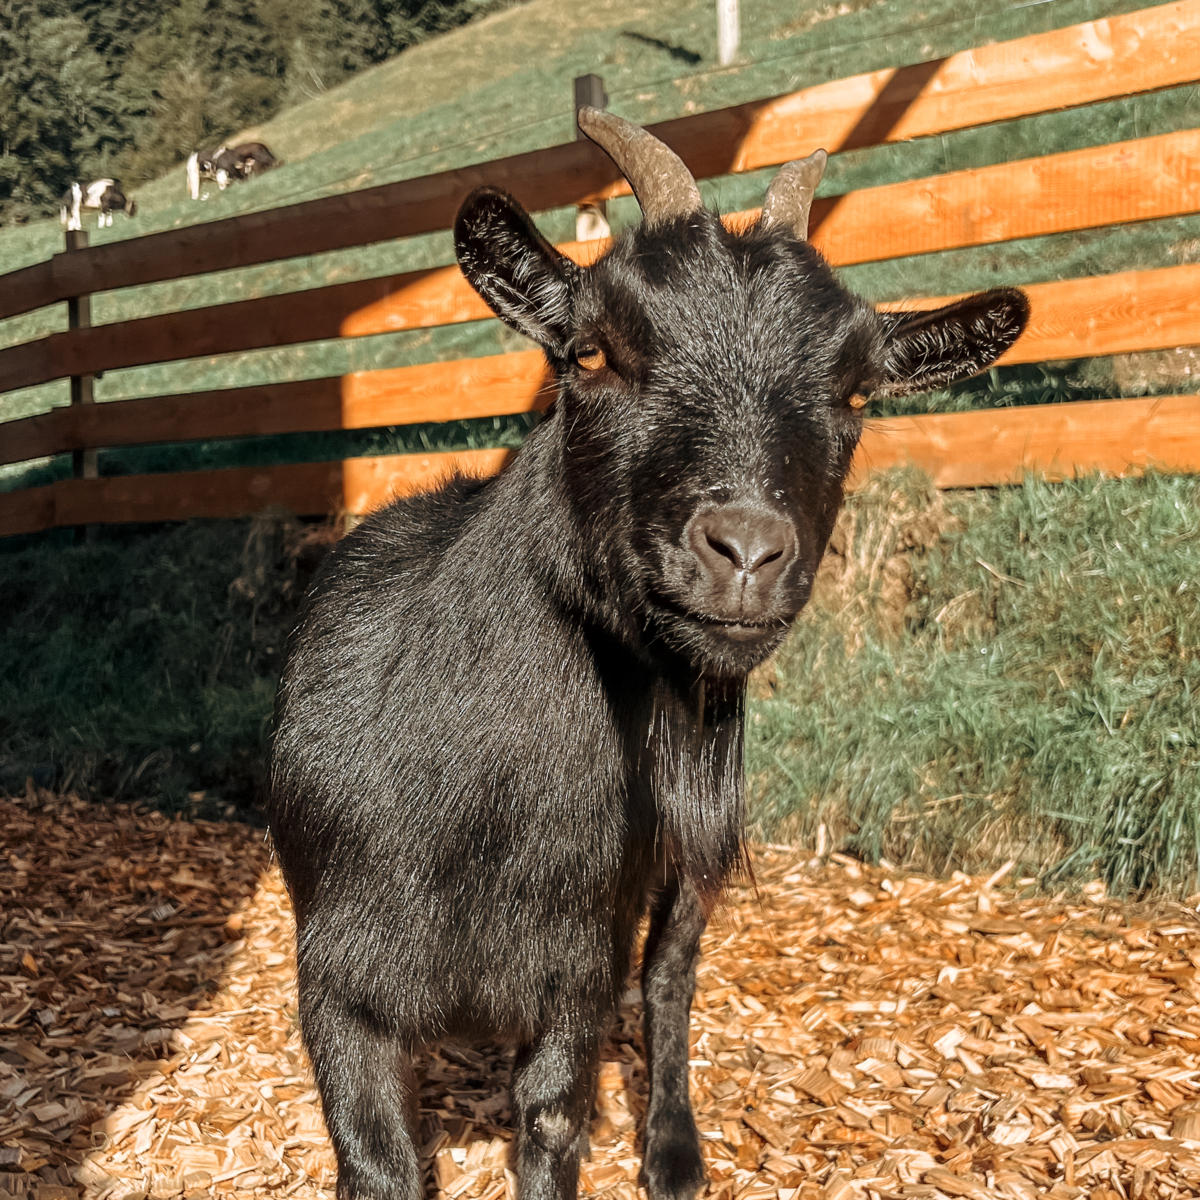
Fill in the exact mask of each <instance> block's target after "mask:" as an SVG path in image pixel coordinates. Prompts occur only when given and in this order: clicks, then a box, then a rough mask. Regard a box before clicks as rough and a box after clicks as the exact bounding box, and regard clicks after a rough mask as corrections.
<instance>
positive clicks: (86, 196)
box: [59, 179, 137, 229]
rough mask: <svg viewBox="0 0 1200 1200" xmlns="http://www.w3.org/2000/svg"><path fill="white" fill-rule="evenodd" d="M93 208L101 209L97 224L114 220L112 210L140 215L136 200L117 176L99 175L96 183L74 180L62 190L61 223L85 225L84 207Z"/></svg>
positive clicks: (77, 225) (79, 226)
mask: <svg viewBox="0 0 1200 1200" xmlns="http://www.w3.org/2000/svg"><path fill="white" fill-rule="evenodd" d="M85 208H94V209H96V210H97V211H98V212H99V213H100V220H99V221H98V222H97V224H98V225H99V226H100V228H101V229H103V228H104V227H105V226H106V225H111V224H112V223H113V213H114V212H123V213H124V214H125V215H126V216H127V217H136V216H137V201H136V200H131V199H129V198H127V197H126V195H125V193H124V192H123V191H121V188H120V185H119V184H118V183H117V181H116V180H115V179H97V180H95V181H94V182H93V183H89V184H86V185H84V184H79V183H72V184H71V186H70V187H69V188H67V190H66V191H65V192H64V193H63V198H62V207H61V208H60V210H59V213H60V216H61V219H62V223H63V224H64V225H65V226H66V227H67V228H68V229H82V228H83V214H82V210H83V209H85Z"/></svg>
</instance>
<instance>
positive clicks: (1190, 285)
mask: <svg viewBox="0 0 1200 1200" xmlns="http://www.w3.org/2000/svg"><path fill="white" fill-rule="evenodd" d="M1021 290H1022V291H1023V292H1024V293H1025V294H1026V296H1028V297H1029V307H1030V317H1029V324H1028V326H1027V327H1026V329H1025V332H1024V333H1023V334H1021V336H1020V337H1019V338H1018V339H1017V341H1016V343H1015V344H1014V345H1013V347H1012V349H1011V350H1009V351H1008V352H1007V353H1006V354H1004V355H1003V356H1002V357H1001V358H1000V359H999V363H1000V365H1001V366H1008V365H1013V364H1016V363H1031V362H1049V361H1052V360H1055V359H1062V358H1093V357H1096V356H1098V355H1109V354H1133V353H1136V352H1138V351H1141V350H1163V349H1169V348H1171V347H1174V346H1192V345H1197V344H1200V265H1194V264H1193V265H1187V266H1182V267H1162V268H1159V269H1158V270H1154V271H1121V272H1119V273H1118V274H1115V275H1089V276H1087V277H1085V278H1083V279H1061V280H1056V281H1055V282H1053V283H1032V284H1027V285H1026V286H1025V287H1023V288H1022V289H1021ZM955 299H958V297H957V296H939V297H929V298H923V299H918V300H912V301H907V302H904V303H900V304H881V305H880V306H879V307H880V308H881V309H886V310H890V311H897V310H900V309H910V308H936V307H938V306H939V305H942V304H946V303H949V302H950V301H951V300H955Z"/></svg>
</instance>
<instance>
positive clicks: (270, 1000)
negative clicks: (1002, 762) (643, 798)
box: [0, 789, 1200, 1200]
mask: <svg viewBox="0 0 1200 1200" xmlns="http://www.w3.org/2000/svg"><path fill="white" fill-rule="evenodd" d="M0 842H2V846H3V850H4V854H3V855H2V856H0V910H2V911H3V912H4V914H5V917H6V918H7V921H8V923H7V925H6V926H5V930H4V936H5V938H6V941H5V942H3V943H0V1192H4V1193H8V1194H9V1195H12V1196H23V1197H28V1198H29V1200H36V1198H37V1197H39V1196H41V1195H43V1194H44V1195H45V1196H46V1200H56V1198H58V1200H65V1196H66V1194H68V1193H69V1195H70V1196H71V1197H72V1200H74V1198H75V1197H77V1196H78V1195H79V1189H80V1188H82V1189H83V1190H84V1194H85V1195H86V1196H87V1197H88V1198H89V1200H91V1198H92V1197H95V1198H96V1200H122V1198H123V1197H126V1196H134V1197H137V1196H153V1197H163V1198H165V1197H168V1196H172V1195H187V1194H191V1195H195V1196H199V1195H201V1194H203V1195H212V1196H214V1197H217V1198H218V1200H226V1198H229V1200H244V1198H246V1197H251V1196H255V1197H257V1196H262V1197H280V1198H282V1197H284V1196H288V1197H298V1198H299V1200H316V1198H317V1197H322V1198H326V1197H331V1196H332V1188H333V1182H334V1159H333V1154H332V1150H331V1148H330V1145H329V1140H328V1137H327V1135H326V1132H325V1129H324V1125H323V1122H322V1119H321V1112H320V1104H319V1100H318V1098H317V1094H316V1091H315V1089H314V1088H313V1085H312V1081H311V1076H310V1074H309V1069H308V1065H307V1063H306V1061H305V1057H304V1053H303V1050H302V1048H301V1046H300V1042H299V1037H298V1033H297V1026H296V995H295V976H294V968H293V957H292V954H293V951H292V938H293V925H292V917H291V912H290V908H289V905H288V901H287V897H286V894H285V892H284V889H283V887H282V885H281V884H280V881H279V877H278V874H277V873H276V872H275V871H274V870H273V869H272V868H271V865H270V861H269V850H268V847H267V845H266V844H265V843H264V841H263V837H262V832H261V830H253V829H249V828H247V827H244V826H239V825H216V824H204V823H197V824H185V823H183V822H176V821H171V820H168V819H167V818H165V817H163V816H161V815H158V814H154V813H149V812H142V811H135V810H132V809H130V808H127V807H123V806H119V805H118V806H113V807H107V808H106V807H99V806H89V805H86V804H83V803H82V802H80V801H78V800H74V799H73V798H69V797H67V798H64V797H57V796H51V795H50V794H48V793H44V792H38V791H37V790H36V789H34V795H33V804H32V805H31V804H30V803H29V802H27V801H22V802H12V801H0ZM754 860H755V871H756V876H757V892H756V891H755V890H753V889H751V888H749V887H735V888H733V889H731V891H730V893H729V896H728V900H727V902H726V904H725V905H724V906H723V907H722V909H721V910H720V911H719V912H718V914H717V915H716V916H715V917H714V919H713V921H712V923H711V925H710V928H709V930H708V933H707V935H706V938H705V944H704V949H705V954H704V958H703V960H702V961H701V963H700V967H699V972H698V986H697V994H696V1000H695V1007H694V1010H693V1016H692V1048H691V1058H692V1064H693V1065H692V1072H691V1074H692V1085H693V1094H694V1101H695V1108H696V1115H697V1123H698V1125H699V1128H700V1132H701V1136H702V1146H703V1152H704V1157H705V1161H706V1163H707V1166H708V1169H709V1174H710V1181H711V1182H710V1184H709V1186H708V1189H707V1193H706V1194H705V1197H704V1200H742V1198H744V1200H817V1198H818V1197H821V1196H828V1197H831V1198H833V1200H872V1198H873V1197H878V1198H879V1200H901V1198H902V1197H903V1198H907V1197H923V1196H927V1197H930V1198H931V1200H936V1198H937V1197H947V1196H950V1197H957V1196H965V1197H969V1198H971V1200H975V1198H977V1197H978V1198H982V1197H983V1196H1000V1197H1008V1198H1010V1200H1028V1198H1029V1197H1034V1196H1051V1197H1054V1198H1055V1200H1082V1197H1084V1195H1085V1194H1090V1195H1092V1196H1096V1195H1100V1194H1102V1193H1104V1194H1107V1193H1108V1192H1111V1193H1112V1194H1114V1195H1117V1196H1124V1197H1126V1200H1157V1198H1158V1197H1163V1198H1165V1197H1168V1196H1172V1197H1173V1196H1179V1197H1182V1196H1187V1195H1195V1194H1197V1193H1200V1097H1198V1096H1197V1093H1198V1091H1200V992H1198V990H1197V984H1196V964H1197V963H1200V923H1197V921H1196V920H1195V919H1194V913H1190V914H1189V912H1188V911H1187V910H1185V909H1182V908H1181V907H1180V906H1175V905H1169V904H1160V905H1159V906H1158V907H1157V908H1156V909H1145V910H1140V909H1132V908H1130V909H1122V908H1120V907H1118V906H1116V905H1115V904H1113V903H1112V902H1111V901H1109V900H1107V899H1104V896H1103V892H1101V891H1099V890H1097V889H1093V891H1092V893H1090V895H1091V896H1092V898H1091V899H1088V898H1087V897H1084V898H1081V899H1080V900H1079V901H1078V902H1074V901H1070V900H1062V899H1059V900H1057V901H1048V900H1047V899H1045V898H1041V899H1039V898H1033V899H1025V900H1017V899H1016V898H1015V894H1014V892H1013V891H1012V890H1011V889H1009V890H1006V889H1004V888H1003V887H1002V886H1000V881H999V880H994V881H993V882H992V883H991V884H990V885H989V883H988V881H987V880H986V879H983V878H979V879H970V878H967V877H966V876H962V875H958V876H954V877H952V878H951V879H950V880H945V881H942V880H932V879H925V878H922V877H919V876H905V875H904V874H903V873H902V872H900V871H895V870H893V871H879V870H875V869H873V868H870V867H866V866H862V865H861V864H857V863H854V862H853V861H852V860H850V859H848V858H845V857H844V856H837V858H835V859H834V860H833V861H832V862H831V863H830V865H828V866H824V867H812V868H810V866H809V863H810V861H811V860H812V855H811V853H807V854H806V853H801V852H799V851H790V850H787V849H785V848H781V847H759V848H757V849H756V850H755V852H754ZM168 910H169V915H168ZM27 959H28V960H31V961H32V963H33V964H34V967H35V968H36V970H31V969H30V967H29V965H28V962H27ZM639 1013H640V993H638V992H637V991H636V988H631V991H630V998H629V1003H628V1004H627V1005H626V1006H625V1007H624V1008H623V1009H622V1011H621V1014H620V1019H619V1021H618V1023H617V1026H616V1028H615V1029H614V1031H613V1035H612V1037H611V1039H610V1040H609V1042H608V1044H607V1045H606V1047H605V1049H604V1051H603V1059H604V1061H603V1063H602V1064H601V1069H600V1072H599V1086H598V1093H597V1104H596V1111H597V1116H596V1121H595V1123H594V1124H593V1128H592V1159H591V1161H590V1162H587V1163H585V1164H584V1166H583V1170H582V1176H581V1186H582V1189H583V1190H584V1191H586V1192H587V1193H589V1194H592V1195H598V1194H602V1195H603V1196H605V1197H606V1198H611V1200H638V1195H639V1193H638V1188H637V1178H638V1166H639V1159H638V1142H637V1137H638V1129H639V1126H640V1123H641V1122H642V1120H643V1117H644V1112H645V1104H646V1064H645V1052H644V1048H643V1044H642V1040H641V1033H640V1030H639V1028H638V1022H639ZM419 1066H420V1075H421V1078H422V1080H423V1084H422V1088H421V1093H420V1097H419V1104H420V1115H421V1142H422V1145H424V1146H425V1147H426V1148H427V1149H428V1151H429V1155H430V1158H429V1159H428V1161H427V1166H426V1170H427V1188H428V1194H429V1195H431V1196H432V1197H434V1200H510V1198H511V1196H512V1195H513V1194H514V1193H513V1180H512V1162H511V1157H510V1156H511V1148H512V1147H511V1144H512V1132H511V1115H510V1113H509V1104H508V1094H507V1090H506V1089H507V1083H508V1074H509V1070H510V1067H511V1052H510V1051H507V1050H505V1049H503V1048H499V1047H479V1048H474V1049H466V1048H463V1047H445V1048H442V1049H439V1050H436V1051H433V1052H430V1053H428V1054H426V1055H424V1056H423V1057H422V1060H421V1062H420V1064H419ZM1085 1189H1086V1191H1085Z"/></svg>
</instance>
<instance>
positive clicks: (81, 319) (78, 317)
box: [66, 229, 99, 546]
mask: <svg viewBox="0 0 1200 1200" xmlns="http://www.w3.org/2000/svg"><path fill="white" fill-rule="evenodd" d="M66 239H67V250H68V252H70V251H72V250H83V249H85V248H86V246H87V244H88V235H87V234H86V233H85V232H84V231H83V230H76V229H68V230H67V233H66ZM91 324H92V298H91V296H72V297H71V298H70V299H68V300H67V326H68V328H70V329H90V328H91ZM92 380H93V376H91V375H72V376H71V404H72V405H76V404H93V403H95V395H94V393H93V391H92ZM71 474H72V475H74V477H75V478H76V479H95V478H96V477H97V475H98V474H99V471H98V469H97V461H96V451H95V449H94V448H88V449H80V450H72V451H71ZM87 539H88V526H86V525H76V526H75V544H76V545H77V546H78V545H81V544H82V543H83V542H86V541H87Z"/></svg>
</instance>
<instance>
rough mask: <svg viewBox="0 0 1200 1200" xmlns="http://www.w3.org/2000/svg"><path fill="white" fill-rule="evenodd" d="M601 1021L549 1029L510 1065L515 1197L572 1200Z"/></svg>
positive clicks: (521, 1199) (584, 1141)
mask: <svg viewBox="0 0 1200 1200" xmlns="http://www.w3.org/2000/svg"><path fill="white" fill-rule="evenodd" d="M602 1035H603V1028H602V1023H601V1022H600V1021H597V1022H596V1023H595V1024H594V1025H592V1026H590V1027H587V1028H552V1029H550V1030H548V1031H547V1032H546V1033H544V1034H543V1035H542V1036H541V1037H540V1038H539V1039H538V1040H537V1041H536V1042H534V1043H533V1044H532V1045H530V1046H526V1047H523V1048H522V1049H521V1051H520V1052H519V1053H518V1054H517V1060H516V1062H515V1064H514V1065H513V1081H512V1100H513V1116H514V1119H515V1121H516V1126H517V1179H518V1182H519V1186H520V1191H519V1200H574V1198H575V1195H576V1192H577V1190H578V1187H579V1160H580V1158H582V1156H583V1154H584V1151H585V1149H586V1148H587V1140H588V1122H589V1119H590V1117H591V1113H592V1100H593V1094H594V1091H595V1085H596V1071H597V1067H598V1063H599V1058H600V1040H601V1037H602Z"/></svg>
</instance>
